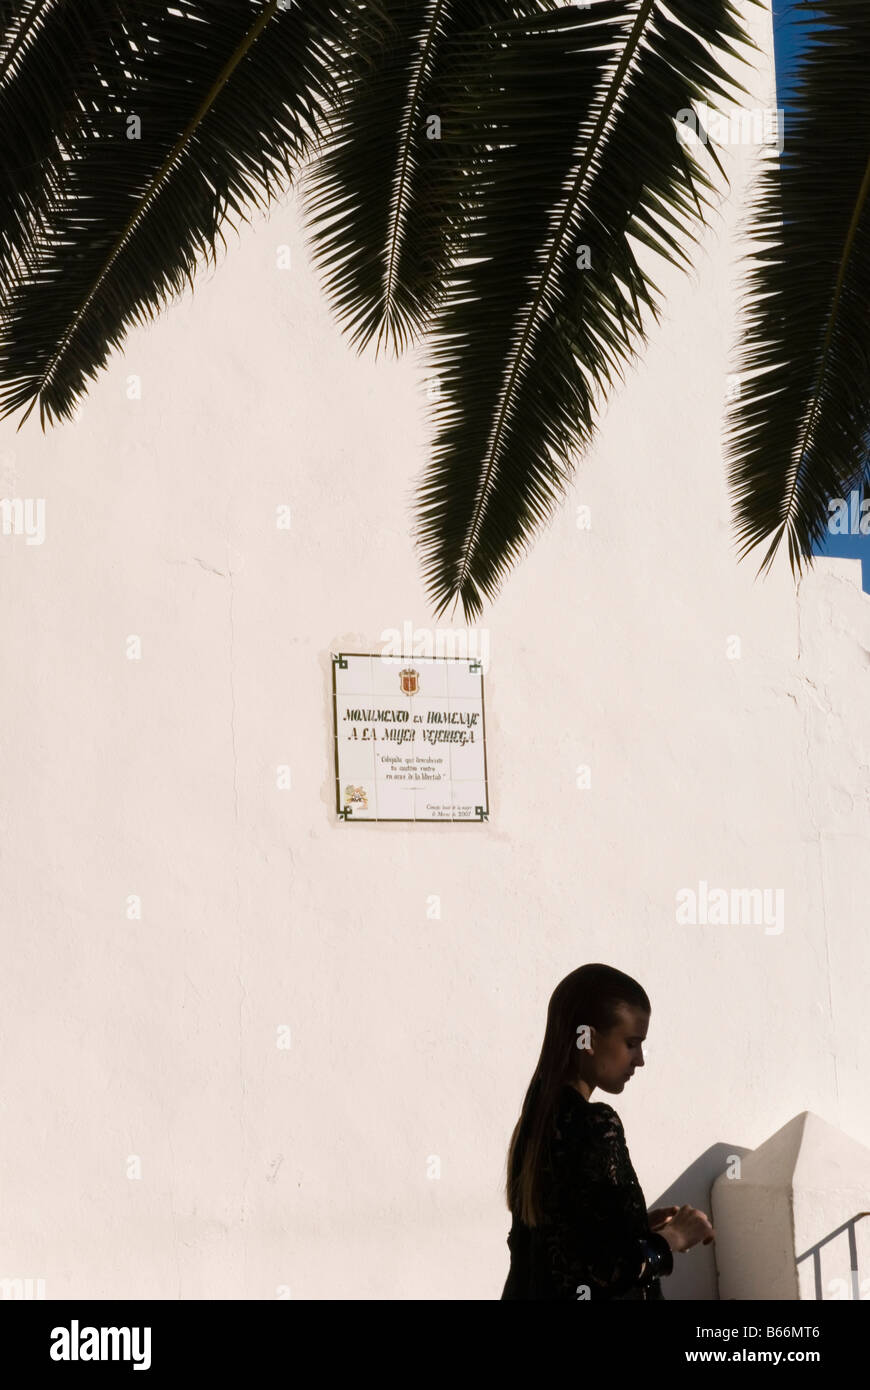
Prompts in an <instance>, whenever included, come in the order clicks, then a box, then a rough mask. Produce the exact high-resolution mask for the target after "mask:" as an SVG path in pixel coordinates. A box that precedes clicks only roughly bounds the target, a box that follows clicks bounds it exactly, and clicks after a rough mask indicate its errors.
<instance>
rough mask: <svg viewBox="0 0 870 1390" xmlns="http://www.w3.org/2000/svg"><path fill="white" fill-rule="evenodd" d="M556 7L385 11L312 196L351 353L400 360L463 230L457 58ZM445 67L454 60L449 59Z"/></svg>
mask: <svg viewBox="0 0 870 1390" xmlns="http://www.w3.org/2000/svg"><path fill="white" fill-rule="evenodd" d="M554 3H556V0H513V2H512V3H506V0H386V14H387V16H388V18H389V20H390V23H389V26H388V27H385V28H384V30H383V32H382V33H381V34H380V35H375V42H374V43H373V44H372V45H371V46H370V47H369V48H368V49H364V50H358V51H357V53H356V55H355V63H354V68H355V71H354V72H353V73H352V74H351V77H350V80H349V81H348V84H347V88H346V91H345V93H344V95H343V99H342V101H341V102H340V104H339V105H338V107H337V108H336V110H335V112H334V113H333V114H332V117H331V121H330V132H329V138H328V141H327V142H326V145H325V147H324V150H323V153H322V155H321V157H320V158H319V159H318V161H317V162H316V163H315V164H313V165H312V166H311V168H310V169H309V170H308V171H307V172H306V176H305V179H304V181H303V195H304V199H305V207H306V213H307V217H308V222H309V228H310V234H311V245H312V251H313V254H314V258H315V261H316V263H317V265H318V267H319V268H320V270H321V272H322V277H323V283H324V286H325V289H326V293H327V298H328V300H329V302H330V303H331V306H332V308H333V311H334V313H335V314H336V317H337V318H338V320H339V322H341V324H342V325H343V327H344V328H345V330H346V331H347V332H348V334H349V336H350V338H351V341H352V342H353V343H354V344H355V345H356V346H357V347H358V348H359V349H360V350H363V349H364V348H365V347H366V346H367V344H368V343H369V342H370V341H371V340H372V338H373V337H374V336H375V334H377V344H378V347H380V345H381V343H385V344H387V345H389V346H391V347H392V348H393V349H394V350H395V351H396V352H397V353H398V352H400V351H401V350H402V349H403V348H404V347H405V346H406V345H407V344H408V343H409V342H410V341H412V340H414V339H415V338H417V337H419V336H420V334H421V333H422V332H423V331H424V329H425V327H426V325H427V323H428V321H429V319H430V316H431V313H432V311H433V309H434V307H435V305H436V304H437V303H438V300H439V298H440V296H441V294H442V293H443V289H444V283H445V278H446V275H447V273H448V271H449V269H450V268H451V266H452V264H453V261H454V258H455V257H456V255H457V254H458V251H459V248H460V247H461V245H462V241H463V231H464V227H465V225H466V220H467V219H466V216H465V207H464V188H463V179H462V173H463V170H462V167H461V162H460V161H459V160H457V157H456V130H455V128H454V115H455V107H454V105H453V103H452V100H451V97H450V95H449V93H452V92H455V87H456V82H455V75H454V74H453V73H452V71H451V64H452V58H453V56H455V54H456V51H457V48H458V50H459V52H460V54H461V51H462V40H463V38H464V36H466V35H468V34H474V33H477V34H478V35H480V34H481V32H483V33H485V34H489V35H490V41H491V43H492V44H495V43H496V42H497V38H496V35H497V30H496V27H495V26H496V25H497V24H498V23H503V22H504V20H505V19H506V18H510V17H511V16H512V15H513V16H516V17H521V16H523V15H533V14H535V13H537V12H540V11H542V10H546V9H551V8H552V7H553V5H554ZM448 55H450V57H449V58H448Z"/></svg>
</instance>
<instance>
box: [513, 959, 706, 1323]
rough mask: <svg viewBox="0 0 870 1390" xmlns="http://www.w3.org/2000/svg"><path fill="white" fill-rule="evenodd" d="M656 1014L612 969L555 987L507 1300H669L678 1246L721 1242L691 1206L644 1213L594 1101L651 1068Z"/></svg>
mask: <svg viewBox="0 0 870 1390" xmlns="http://www.w3.org/2000/svg"><path fill="white" fill-rule="evenodd" d="M650 1011H651V1010H650V1002H649V999H648V998H647V996H646V994H645V993H644V991H643V989H642V988H641V986H640V985H639V984H638V983H637V981H636V980H633V979H632V978H631V976H629V975H624V974H623V973H622V971H620V970H614V969H612V968H611V967H610V966H609V965H582V966H581V967H580V968H579V970H574V971H572V972H571V974H570V975H566V977H565V979H564V980H562V981H561V983H560V984H558V985H557V986H556V988H555V990H554V991H553V995H552V998H551V999H550V1004H549V1008H548V1010H547V1027H546V1031H545V1033H544V1042H543V1046H542V1047H541V1055H540V1057H539V1058H538V1065H537V1066H536V1068H535V1072H534V1075H533V1077H532V1079H531V1082H530V1083H529V1088H528V1090H527V1092H526V1097H525V1100H524V1101H523V1108H522V1113H521V1114H520V1118H519V1120H518V1121H517V1124H516V1127H515V1129H514V1132H513V1136H512V1138H511V1142H510V1149H509V1151H508V1161H507V1203H508V1207H509V1209H510V1212H511V1216H512V1218H513V1223H512V1225H511V1230H510V1235H509V1236H508V1240H507V1243H508V1248H509V1250H510V1257H511V1258H510V1272H509V1274H508V1277H507V1282H506V1283H505V1286H504V1291H503V1293H502V1298H503V1299H505V1298H544V1299H583V1300H585V1299H590V1300H593V1301H594V1300H601V1299H661V1298H662V1297H663V1295H662V1291H661V1285H660V1283H659V1280H660V1277H661V1276H662V1275H667V1274H670V1273H671V1272H672V1270H673V1267H674V1261H673V1256H674V1252H675V1251H686V1250H689V1249H691V1247H692V1246H693V1245H697V1244H698V1243H699V1242H703V1243H704V1245H709V1243H710V1242H711V1241H712V1239H713V1234H714V1233H713V1227H712V1226H711V1225H710V1221H709V1219H708V1218H707V1216H705V1214H704V1213H703V1212H701V1211H697V1210H696V1209H695V1208H694V1207H690V1206H682V1207H662V1208H659V1209H658V1210H657V1211H649V1212H648V1211H647V1209H646V1203H645V1201H644V1196H643V1193H642V1191H641V1189H640V1185H639V1183H638V1180H637V1176H636V1174H635V1171H634V1169H633V1167H632V1165H631V1159H630V1158H629V1155H628V1149H627V1147H626V1143H625V1135H624V1133H623V1129H622V1123H621V1121H620V1119H619V1116H618V1115H617V1113H616V1111H615V1110H613V1109H612V1108H611V1106H609V1105H607V1104H605V1103H604V1102H602V1101H598V1102H595V1101H592V1100H590V1096H591V1095H592V1092H593V1091H594V1090H596V1088H598V1089H600V1090H602V1091H606V1092H607V1093H608V1094H609V1095H620V1094H621V1092H622V1090H623V1087H624V1086H625V1085H626V1082H627V1081H629V1080H630V1078H631V1077H632V1076H633V1075H634V1071H635V1068H636V1067H642V1066H643V1064H644V1059H643V1051H642V1045H643V1042H644V1039H645V1038H646V1034H647V1029H648V1027H649V1019H650Z"/></svg>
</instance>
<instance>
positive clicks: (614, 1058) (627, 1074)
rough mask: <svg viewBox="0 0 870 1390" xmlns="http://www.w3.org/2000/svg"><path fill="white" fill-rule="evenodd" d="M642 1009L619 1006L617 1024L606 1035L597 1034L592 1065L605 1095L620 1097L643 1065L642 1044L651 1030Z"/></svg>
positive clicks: (595, 1077)
mask: <svg viewBox="0 0 870 1390" xmlns="http://www.w3.org/2000/svg"><path fill="white" fill-rule="evenodd" d="M649 1019H650V1016H649V1014H648V1013H645V1012H644V1010H643V1009H634V1008H629V1006H628V1005H627V1004H623V1005H621V1006H620V1010H619V1018H618V1022H617V1023H616V1024H615V1026H614V1027H613V1028H611V1029H610V1030H609V1032H607V1033H599V1032H596V1033H595V1042H594V1051H593V1052H592V1055H591V1058H590V1060H591V1062H592V1064H593V1068H594V1082H593V1084H594V1085H596V1086H600V1087H601V1090H602V1091H608V1092H609V1093H610V1094H618V1093H619V1092H620V1091H621V1090H622V1089H623V1087H624V1086H625V1084H626V1082H627V1081H630V1080H631V1077H632V1075H633V1073H634V1071H635V1069H636V1068H637V1067H642V1066H643V1065H644V1058H643V1042H644V1039H645V1038H646V1035H647V1031H648V1029H649Z"/></svg>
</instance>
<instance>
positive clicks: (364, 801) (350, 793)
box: [344, 783, 369, 811]
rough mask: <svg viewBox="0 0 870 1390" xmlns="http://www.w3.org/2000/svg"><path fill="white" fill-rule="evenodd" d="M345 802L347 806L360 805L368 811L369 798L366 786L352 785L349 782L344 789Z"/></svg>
mask: <svg viewBox="0 0 870 1390" xmlns="http://www.w3.org/2000/svg"><path fill="white" fill-rule="evenodd" d="M344 804H345V806H360V807H361V808H362V809H363V810H364V811H367V810H368V808H369V799H368V796H367V795H366V789H365V787H352V786H351V784H350V783H348V784H347V786H346V787H345V789H344Z"/></svg>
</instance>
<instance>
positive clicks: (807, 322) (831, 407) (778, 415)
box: [726, 0, 870, 575]
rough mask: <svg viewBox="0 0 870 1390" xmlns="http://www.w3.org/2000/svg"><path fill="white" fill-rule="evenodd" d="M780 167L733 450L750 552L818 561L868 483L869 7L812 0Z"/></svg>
mask: <svg viewBox="0 0 870 1390" xmlns="http://www.w3.org/2000/svg"><path fill="white" fill-rule="evenodd" d="M798 8H800V9H803V10H810V11H812V12H813V13H812V15H811V16H810V17H809V18H808V19H804V20H802V21H801V22H802V23H809V24H810V25H812V27H813V32H812V34H811V36H810V46H809V48H808V49H807V51H806V54H805V56H804V58H803V60H802V62H801V65H800V67H799V69H798V71H797V72H796V74H795V85H794V87H793V90H792V95H791V102H792V104H793V110H792V109H790V111H789V116H788V122H787V126H786V131H785V144H784V149H783V153H782V155H781V157H780V161H779V167H778V168H777V167H775V166H771V167H768V168H767V169H765V171H764V172H763V174H762V176H761V178H760V179H759V180H758V182H757V185H756V188H755V192H754V195H753V199H752V205H751V213H750V216H751V234H750V235H751V244H752V246H753V247H754V254H753V260H752V263H751V268H750V270H749V271H748V273H747V275H746V277H745V281H744V298H743V336H742V343H741V350H740V358H739V382H740V393H739V395H738V396H737V397H736V399H735V402H734V405H733V407H732V408H731V409H730V410H729V414H728V420H727V427H726V448H727V453H728V457H729V461H730V467H729V483H730V486H731V489H732V497H733V501H734V516H735V527H736V532H737V537H738V541H739V544H740V555H741V558H742V557H743V556H745V555H746V554H747V553H748V551H750V550H752V549H754V548H755V547H756V546H757V545H759V544H761V543H762V542H763V541H767V542H768V546H767V550H766V552H765V555H764V559H763V560H762V562H761V565H760V566H759V571H758V572H759V573H761V572H762V571H765V570H769V568H770V566H771V564H772V562H773V559H774V557H775V555H776V554H777V552H778V549H779V547H780V545H781V543H782V541H783V538H786V539H787V544H788V553H789V561H790V565H791V570H792V574H793V575H796V574H799V573H800V572H801V571H802V570H803V568H804V567H805V564H807V563H811V559H810V556H811V552H812V549H813V547H814V546H815V545H816V544H817V543H818V542H819V541H821V540H822V539H823V537H824V536H825V533H826V530H827V527H828V522H829V519H830V510H829V508H830V504H831V503H832V502H833V501H834V499H836V498H847V497H848V496H849V493H850V491H851V489H852V488H853V487H857V486H858V485H859V483H861V481H862V480H863V479H865V478H866V477H867V476H868V474H867V469H868V446H870V321H868V303H870V88H868V83H867V71H868V67H870V7H868V6H867V5H864V4H855V3H851V0H812V4H806V3H805V4H802V5H800V6H799V7H798Z"/></svg>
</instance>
